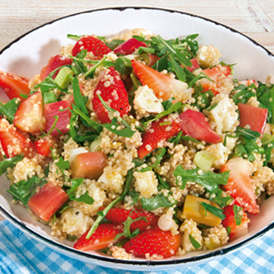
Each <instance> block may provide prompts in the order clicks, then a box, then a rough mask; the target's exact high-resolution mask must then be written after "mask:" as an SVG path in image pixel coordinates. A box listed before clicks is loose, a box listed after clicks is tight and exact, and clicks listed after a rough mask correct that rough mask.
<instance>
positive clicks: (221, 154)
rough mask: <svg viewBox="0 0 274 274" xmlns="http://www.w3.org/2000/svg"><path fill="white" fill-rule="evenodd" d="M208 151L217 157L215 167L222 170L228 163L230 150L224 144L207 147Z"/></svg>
mask: <svg viewBox="0 0 274 274" xmlns="http://www.w3.org/2000/svg"><path fill="white" fill-rule="evenodd" d="M205 150H206V151H209V152H211V153H212V154H213V155H214V156H215V159H216V160H215V161H214V162H213V167H215V168H218V169H221V168H222V166H223V165H224V164H225V163H226V161H227V158H228V155H229V154H230V150H229V149H228V148H226V147H225V146H224V145H223V144H222V143H218V144H212V145H210V146H208V147H205Z"/></svg>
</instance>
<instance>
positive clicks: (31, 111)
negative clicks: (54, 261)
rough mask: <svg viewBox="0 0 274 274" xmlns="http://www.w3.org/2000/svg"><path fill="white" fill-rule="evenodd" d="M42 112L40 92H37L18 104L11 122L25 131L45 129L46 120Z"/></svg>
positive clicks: (32, 131) (31, 131)
mask: <svg viewBox="0 0 274 274" xmlns="http://www.w3.org/2000/svg"><path fill="white" fill-rule="evenodd" d="M43 113H44V110H43V98H42V94H41V93H40V92H37V93H34V94H32V95H31V96H29V97H28V98H27V99H26V100H25V101H23V102H22V103H21V104H20V105H19V107H18V109H17V111H16V113H15V117H14V121H13V123H14V125H15V126H16V127H17V128H19V129H21V130H23V131H25V132H29V133H34V132H39V131H40V130H44V129H45V123H46V120H45V118H44V116H43Z"/></svg>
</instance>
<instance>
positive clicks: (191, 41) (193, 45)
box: [180, 34, 199, 57]
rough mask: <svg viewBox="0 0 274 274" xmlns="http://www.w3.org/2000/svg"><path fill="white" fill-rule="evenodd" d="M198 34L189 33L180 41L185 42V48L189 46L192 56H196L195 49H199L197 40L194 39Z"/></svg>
mask: <svg viewBox="0 0 274 274" xmlns="http://www.w3.org/2000/svg"><path fill="white" fill-rule="evenodd" d="M198 36H199V34H190V35H188V36H187V37H186V38H184V39H182V40H181V41H180V42H181V43H182V44H187V48H190V51H191V53H192V55H193V57H195V56H196V53H197V50H198V49H199V45H198V42H197V41H196V40H195V39H196V38H197V37H198Z"/></svg>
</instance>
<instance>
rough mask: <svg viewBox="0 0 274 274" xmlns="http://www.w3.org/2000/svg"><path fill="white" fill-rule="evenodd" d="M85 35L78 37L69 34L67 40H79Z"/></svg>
mask: <svg viewBox="0 0 274 274" xmlns="http://www.w3.org/2000/svg"><path fill="white" fill-rule="evenodd" d="M83 36H84V35H76V34H68V35H67V38H70V39H73V40H79V39H80V38H81V37H83Z"/></svg>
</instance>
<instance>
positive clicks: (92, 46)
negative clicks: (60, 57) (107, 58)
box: [71, 36, 111, 59]
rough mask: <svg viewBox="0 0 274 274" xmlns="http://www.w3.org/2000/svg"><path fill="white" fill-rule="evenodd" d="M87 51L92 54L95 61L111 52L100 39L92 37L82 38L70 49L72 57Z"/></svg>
mask: <svg viewBox="0 0 274 274" xmlns="http://www.w3.org/2000/svg"><path fill="white" fill-rule="evenodd" d="M85 49H86V50H87V51H88V52H92V53H93V55H94V56H96V57H97V58H95V59H102V58H103V56H104V55H105V54H108V53H109V52H111V49H110V48H109V47H108V46H107V45H106V44H105V43H104V42H103V41H101V40H100V39H98V38H96V37H93V36H84V37H82V38H80V39H79V40H78V41H77V42H76V44H75V45H74V47H73V49H72V52H71V54H72V56H76V55H77V54H78V53H79V52H80V51H82V50H85Z"/></svg>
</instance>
